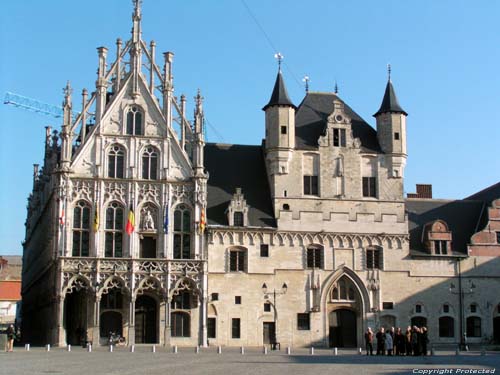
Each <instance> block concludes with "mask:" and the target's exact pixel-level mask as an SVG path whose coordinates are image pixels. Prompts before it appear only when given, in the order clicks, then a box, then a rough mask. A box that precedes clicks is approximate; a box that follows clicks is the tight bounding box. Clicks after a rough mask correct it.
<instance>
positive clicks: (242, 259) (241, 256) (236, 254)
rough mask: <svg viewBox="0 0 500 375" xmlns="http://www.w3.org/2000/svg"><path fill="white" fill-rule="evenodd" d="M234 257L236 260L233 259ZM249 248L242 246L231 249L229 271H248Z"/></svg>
mask: <svg viewBox="0 0 500 375" xmlns="http://www.w3.org/2000/svg"><path fill="white" fill-rule="evenodd" d="M233 258H234V260H233ZM246 262H247V250H246V249H242V248H231V249H229V267H228V268H229V272H246V269H247V264H246Z"/></svg>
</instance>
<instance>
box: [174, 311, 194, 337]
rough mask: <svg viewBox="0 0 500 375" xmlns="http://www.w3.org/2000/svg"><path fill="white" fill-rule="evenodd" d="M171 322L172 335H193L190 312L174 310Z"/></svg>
mask: <svg viewBox="0 0 500 375" xmlns="http://www.w3.org/2000/svg"><path fill="white" fill-rule="evenodd" d="M170 324H171V327H172V328H171V329H172V331H171V334H172V337H191V332H190V328H191V324H190V317H189V314H187V313H185V312H179V311H176V312H173V313H172V314H171V322H170Z"/></svg>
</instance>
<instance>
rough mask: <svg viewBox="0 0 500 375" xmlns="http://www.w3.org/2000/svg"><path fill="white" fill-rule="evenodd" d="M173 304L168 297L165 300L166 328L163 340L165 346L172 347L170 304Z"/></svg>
mask: <svg viewBox="0 0 500 375" xmlns="http://www.w3.org/2000/svg"><path fill="white" fill-rule="evenodd" d="M171 302H172V298H170V297H168V296H167V297H166V300H165V328H164V330H163V340H164V345H165V346H167V345H170V329H171V328H170V303H171Z"/></svg>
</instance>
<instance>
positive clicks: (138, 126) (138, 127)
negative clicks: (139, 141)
mask: <svg viewBox="0 0 500 375" xmlns="http://www.w3.org/2000/svg"><path fill="white" fill-rule="evenodd" d="M127 134H128V135H143V133H142V112H141V110H140V108H139V107H138V106H135V105H134V106H132V107H130V109H129V111H128V113H127Z"/></svg>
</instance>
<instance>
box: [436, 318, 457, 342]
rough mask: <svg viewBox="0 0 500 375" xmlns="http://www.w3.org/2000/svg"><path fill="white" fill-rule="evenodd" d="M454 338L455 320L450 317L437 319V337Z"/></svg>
mask: <svg viewBox="0 0 500 375" xmlns="http://www.w3.org/2000/svg"><path fill="white" fill-rule="evenodd" d="M454 336H455V320H454V319H453V318H452V317H451V316H442V317H441V318H439V337H454Z"/></svg>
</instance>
